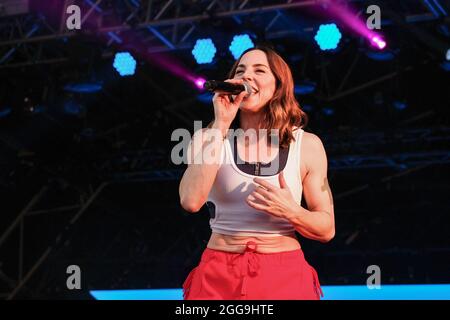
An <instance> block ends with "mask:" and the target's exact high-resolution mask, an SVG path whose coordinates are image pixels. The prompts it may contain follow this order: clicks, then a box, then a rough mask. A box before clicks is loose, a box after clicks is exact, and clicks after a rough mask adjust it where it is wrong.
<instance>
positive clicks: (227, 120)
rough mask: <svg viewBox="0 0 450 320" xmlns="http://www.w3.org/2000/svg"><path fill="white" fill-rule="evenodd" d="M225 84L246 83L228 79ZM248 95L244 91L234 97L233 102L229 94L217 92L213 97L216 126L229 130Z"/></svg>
mask: <svg viewBox="0 0 450 320" xmlns="http://www.w3.org/2000/svg"><path fill="white" fill-rule="evenodd" d="M225 82H230V83H236V84H242V83H244V81H243V80H241V79H228V80H225ZM246 95H247V92H246V91H242V92H241V93H240V94H238V95H237V96H234V99H233V100H231V99H230V95H229V93H225V92H216V93H215V94H214V97H213V105H214V117H215V120H214V124H215V125H216V126H218V127H221V128H226V129H228V128H229V126H230V125H231V122H233V119H234V118H235V117H236V114H237V111H238V110H239V106H240V105H241V102H242V100H243V99H244V97H245V96H246Z"/></svg>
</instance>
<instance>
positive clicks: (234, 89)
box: [203, 80, 252, 95]
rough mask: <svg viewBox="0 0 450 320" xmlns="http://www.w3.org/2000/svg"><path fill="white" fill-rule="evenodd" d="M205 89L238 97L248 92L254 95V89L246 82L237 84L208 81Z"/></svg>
mask: <svg viewBox="0 0 450 320" xmlns="http://www.w3.org/2000/svg"><path fill="white" fill-rule="evenodd" d="M203 87H204V88H205V89H206V90H208V91H210V92H216V91H222V92H225V93H228V94H232V95H238V94H239V93H241V92H242V91H246V92H247V94H248V95H250V94H251V93H252V88H251V87H250V85H248V84H247V83H245V82H244V83H243V84H236V83H229V82H225V81H217V80H208V81H206V82H205V84H204V85H203Z"/></svg>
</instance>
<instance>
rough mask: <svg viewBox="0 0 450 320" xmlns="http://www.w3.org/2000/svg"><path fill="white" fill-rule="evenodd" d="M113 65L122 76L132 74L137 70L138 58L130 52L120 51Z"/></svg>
mask: <svg viewBox="0 0 450 320" xmlns="http://www.w3.org/2000/svg"><path fill="white" fill-rule="evenodd" d="M113 66H114V68H115V69H116V70H117V72H118V73H119V74H120V75H121V76H122V77H124V76H131V75H133V74H134V72H135V71H136V60H135V59H134V58H133V56H132V55H131V54H130V53H129V52H118V53H116V55H115V57H114V63H113Z"/></svg>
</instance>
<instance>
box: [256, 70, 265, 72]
mask: <svg viewBox="0 0 450 320" xmlns="http://www.w3.org/2000/svg"><path fill="white" fill-rule="evenodd" d="M256 72H264V70H256Z"/></svg>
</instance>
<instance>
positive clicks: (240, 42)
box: [229, 34, 255, 59]
mask: <svg viewBox="0 0 450 320" xmlns="http://www.w3.org/2000/svg"><path fill="white" fill-rule="evenodd" d="M254 46H255V45H254V44H253V41H252V39H250V37H249V35H248V34H241V35H237V36H234V37H233V41H232V42H231V45H230V47H229V49H230V52H231V54H232V55H233V57H234V59H238V58H239V57H240V56H241V54H242V53H243V52H244V51H245V50H247V49H250V48H253V47H254Z"/></svg>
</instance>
